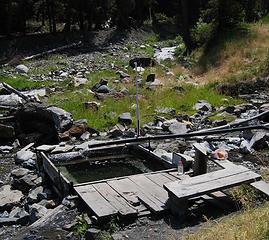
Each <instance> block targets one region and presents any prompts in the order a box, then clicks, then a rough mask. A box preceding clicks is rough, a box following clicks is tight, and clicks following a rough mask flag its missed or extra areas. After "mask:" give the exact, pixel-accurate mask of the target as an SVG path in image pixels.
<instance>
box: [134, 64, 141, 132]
mask: <svg viewBox="0 0 269 240" xmlns="http://www.w3.org/2000/svg"><path fill="white" fill-rule="evenodd" d="M135 72H136V75H135V86H136V121H137V124H136V128H137V137H139V136H140V110H139V96H138V72H137V62H135Z"/></svg>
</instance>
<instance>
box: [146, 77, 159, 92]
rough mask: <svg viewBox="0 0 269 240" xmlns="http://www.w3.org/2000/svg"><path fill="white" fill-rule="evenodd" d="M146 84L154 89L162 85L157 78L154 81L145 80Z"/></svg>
mask: <svg viewBox="0 0 269 240" xmlns="http://www.w3.org/2000/svg"><path fill="white" fill-rule="evenodd" d="M146 84H147V86H148V88H149V89H151V90H155V89H156V88H157V87H161V86H163V84H162V82H161V81H160V80H159V79H155V81H154V82H147V83H146Z"/></svg>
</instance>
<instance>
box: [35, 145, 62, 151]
mask: <svg viewBox="0 0 269 240" xmlns="http://www.w3.org/2000/svg"><path fill="white" fill-rule="evenodd" d="M56 146H57V145H41V146H38V147H37V148H36V150H37V151H41V152H51V151H52V150H53V149H55V148H56Z"/></svg>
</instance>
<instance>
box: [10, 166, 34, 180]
mask: <svg viewBox="0 0 269 240" xmlns="http://www.w3.org/2000/svg"><path fill="white" fill-rule="evenodd" d="M29 173H31V171H30V170H29V169H26V168H18V169H14V170H12V171H11V177H15V178H21V177H23V176H25V175H27V174H29Z"/></svg>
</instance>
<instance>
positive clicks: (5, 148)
mask: <svg viewBox="0 0 269 240" xmlns="http://www.w3.org/2000/svg"><path fill="white" fill-rule="evenodd" d="M12 149H13V147H11V146H0V153H10V152H11V151H12Z"/></svg>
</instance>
